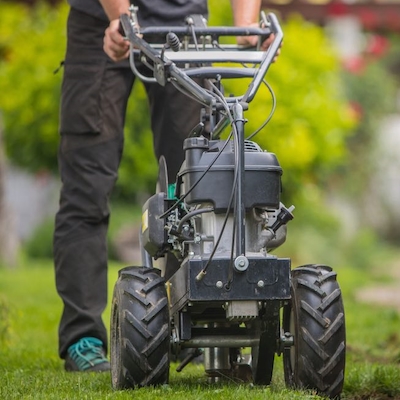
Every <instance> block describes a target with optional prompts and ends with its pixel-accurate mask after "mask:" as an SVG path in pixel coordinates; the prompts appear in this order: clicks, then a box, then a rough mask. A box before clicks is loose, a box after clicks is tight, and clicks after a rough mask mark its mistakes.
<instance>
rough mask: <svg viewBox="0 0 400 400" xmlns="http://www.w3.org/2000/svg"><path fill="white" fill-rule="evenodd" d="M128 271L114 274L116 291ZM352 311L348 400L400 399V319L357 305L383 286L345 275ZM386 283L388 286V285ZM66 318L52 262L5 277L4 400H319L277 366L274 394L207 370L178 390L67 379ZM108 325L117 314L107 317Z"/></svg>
mask: <svg viewBox="0 0 400 400" xmlns="http://www.w3.org/2000/svg"><path fill="white" fill-rule="evenodd" d="M120 267H121V265H116V264H113V265H111V267H110V272H109V282H110V284H109V287H110V293H109V296H110V297H111V292H112V287H113V284H114V282H115V280H116V277H117V271H118V268H120ZM338 276H339V282H340V285H341V287H342V291H343V297H344V303H345V308H346V325H347V344H348V352H347V366H346V380H345V391H344V395H343V398H346V399H386V398H399V399H400V316H399V313H398V312H396V311H395V310H394V309H388V308H381V307H376V306H371V305H367V304H360V303H357V302H356V298H355V290H356V289H357V288H359V287H360V286H362V285H369V284H372V283H373V282H374V279H376V278H375V277H374V276H373V275H368V274H366V273H365V271H361V270H357V269H345V268H343V269H341V270H338ZM382 279H383V278H382ZM60 313H61V301H60V300H59V298H58V296H57V294H56V291H55V285H54V272H53V269H52V263H51V261H49V260H44V261H43V262H39V261H35V262H31V261H30V262H27V261H26V262H25V265H23V266H21V267H19V268H18V269H15V270H8V269H1V270H0V399H131V398H135V399H151V400H154V399H174V400H179V399H214V400H218V399H221V400H222V399H313V398H318V397H317V396H315V395H313V394H312V393H307V392H294V391H290V390H287V389H286V388H285V385H284V381H283V372H282V365H281V364H282V360H281V358H279V357H277V358H276V363H275V370H274V378H273V382H272V385H271V386H270V387H253V386H252V385H237V384H229V383H224V384H219V385H209V384H207V381H206V379H205V376H204V371H203V367H202V366H201V365H190V366H188V367H187V368H186V369H185V370H184V371H183V372H182V373H179V374H178V373H176V372H175V367H176V365H175V364H171V378H170V384H169V385H166V386H162V387H159V388H144V389H140V390H136V391H123V392H114V391H113V390H112V388H111V384H110V376H109V374H82V373H66V372H64V370H63V363H62V361H61V360H59V359H58V356H57V325H58V320H59V316H60ZM104 318H105V321H106V324H107V325H108V320H109V309H107V311H106V313H105V315H104Z"/></svg>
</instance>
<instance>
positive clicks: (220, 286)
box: [215, 281, 224, 289]
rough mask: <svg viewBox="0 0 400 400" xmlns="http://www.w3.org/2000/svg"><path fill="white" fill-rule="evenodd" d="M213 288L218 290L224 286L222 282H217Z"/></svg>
mask: <svg viewBox="0 0 400 400" xmlns="http://www.w3.org/2000/svg"><path fill="white" fill-rule="evenodd" d="M215 286H216V287H217V288H218V289H222V288H223V286H224V284H223V283H222V281H217V283H216V284H215Z"/></svg>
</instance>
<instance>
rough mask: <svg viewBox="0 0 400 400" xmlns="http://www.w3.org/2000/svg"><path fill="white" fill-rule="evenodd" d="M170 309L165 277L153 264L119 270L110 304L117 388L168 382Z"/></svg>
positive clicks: (112, 377) (115, 383)
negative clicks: (149, 266) (147, 266)
mask: <svg viewBox="0 0 400 400" xmlns="http://www.w3.org/2000/svg"><path fill="white" fill-rule="evenodd" d="M169 332H170V329H169V311H168V301H167V294H166V290H165V284H164V279H163V278H162V277H161V276H160V273H159V271H158V270H156V269H154V268H138V267H128V268H124V269H122V270H121V271H120V272H119V277H118V280H117V282H116V284H115V287H114V295H113V300H112V308H111V345H110V354H111V380H112V386H113V388H114V389H127V388H134V387H142V386H152V385H160V384H164V383H168V378H169V346H170V333H169Z"/></svg>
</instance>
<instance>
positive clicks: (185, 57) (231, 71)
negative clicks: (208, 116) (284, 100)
mask: <svg viewBox="0 0 400 400" xmlns="http://www.w3.org/2000/svg"><path fill="white" fill-rule="evenodd" d="M131 11H133V15H131V17H129V16H128V15H127V14H123V15H121V18H120V21H121V25H122V28H123V32H124V33H125V36H126V38H127V39H128V40H129V42H130V44H131V56H132V54H133V52H134V51H139V52H140V53H141V54H142V55H144V56H145V58H146V60H147V61H146V65H150V64H152V69H153V73H154V78H155V81H157V82H158V83H159V84H160V85H162V86H164V85H166V83H167V82H168V81H173V82H174V84H177V85H178V86H179V87H181V88H182V89H183V90H184V91H186V92H187V93H188V94H189V95H191V96H193V97H194V98H195V99H196V100H197V101H199V102H200V103H201V104H203V105H205V106H208V107H210V108H211V109H214V110H218V109H223V108H225V109H226V108H227V107H228V108H229V114H230V115H225V117H224V118H223V119H221V120H220V121H219V123H218V124H217V126H216V127H215V130H218V129H219V126H223V125H224V122H225V121H226V120H227V119H228V118H229V119H231V122H232V126H234V129H235V131H236V138H237V147H236V149H237V155H238V157H237V159H236V173H237V178H238V179H237V180H235V181H236V185H235V186H236V188H235V194H236V196H235V210H236V218H235V221H236V222H235V243H236V246H235V247H236V257H242V256H244V255H245V249H246V246H245V209H244V204H243V201H242V199H243V198H244V178H245V176H244V172H245V160H244V146H245V145H244V123H245V120H244V117H243V110H244V108H245V107H246V103H250V102H251V101H252V100H253V98H254V96H255V94H256V92H257V90H258V89H259V87H260V85H261V83H262V82H263V80H264V76H265V75H266V73H267V71H268V68H269V67H270V65H271V64H272V62H273V60H274V58H275V56H276V55H277V53H278V50H279V48H280V46H281V43H282V40H283V32H282V30H281V27H280V25H279V22H278V19H277V18H276V16H275V15H274V14H273V13H270V14H268V17H266V16H265V14H264V13H262V19H263V21H262V23H263V25H264V27H262V28H234V27H207V28H204V27H201V28H196V27H195V26H187V27H156V28H145V29H143V30H140V31H139V30H138V29H137V20H136V15H135V12H134V11H135V10H131ZM170 32H173V33H175V34H176V35H177V36H178V37H179V36H180V37H185V36H186V37H193V35H196V40H197V37H199V38H201V37H202V38H205V37H210V38H211V39H212V41H217V42H218V40H219V38H220V37H221V36H250V35H254V36H258V37H259V38H260V40H264V39H266V38H267V37H269V36H270V35H271V34H274V35H275V37H274V40H273V42H272V43H271V45H270V46H269V48H268V49H267V50H266V51H264V52H261V51H254V50H253V51H246V50H245V51H239V49H238V48H237V47H236V49H237V50H236V51H231V50H228V51H224V50H223V49H221V48H220V47H219V46H218V47H217V48H215V47H212V46H211V47H210V46H209V45H208V46H207V45H206V44H205V42H203V44H204V46H203V47H202V49H201V50H200V48H199V49H197V48H196V49H195V50H198V51H183V52H182V53H174V52H171V51H166V47H167V46H163V47H162V48H161V49H157V48H156V47H157V46H155V45H150V44H149V43H148V42H146V41H145V40H144V39H143V38H142V37H141V36H142V35H144V36H146V35H149V36H152V37H154V36H158V37H161V38H162V40H165V37H166V35H167V34H169V33H170ZM195 47H197V46H195ZM135 49H136V50H135ZM148 61H149V62H148ZM175 62H177V63H180V64H181V63H191V64H192V65H193V64H195V65H197V64H200V65H201V64H205V66H201V67H190V68H187V67H179V66H177V65H176V64H175ZM213 62H214V63H220V62H232V63H239V64H242V63H252V64H254V67H253V68H247V67H246V66H244V65H242V66H241V67H240V68H238V67H236V68H232V67H220V66H213V65H212V63H213ZM131 64H132V62H131ZM255 65H257V66H258V67H255ZM132 69H133V71H134V72H135V68H134V66H133V68H132ZM137 72H138V71H136V72H135V73H137ZM138 76H139V75H138ZM195 77H196V78H214V79H216V80H217V81H219V80H221V79H222V78H232V77H250V78H252V80H251V82H250V84H249V85H248V88H247V90H246V92H245V93H244V94H243V95H241V96H238V97H224V96H223V95H222V94H221V93H219V96H215V95H214V93H210V92H209V91H207V90H206V89H205V88H203V87H202V86H200V85H199V84H198V83H197V82H196V81H195V80H194V79H193V78H195ZM139 78H141V76H139ZM221 96H223V97H221ZM215 130H214V132H215Z"/></svg>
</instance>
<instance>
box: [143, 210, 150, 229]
mask: <svg viewBox="0 0 400 400" xmlns="http://www.w3.org/2000/svg"><path fill="white" fill-rule="evenodd" d="M148 227H149V210H146V211H145V212H144V213H143V214H142V233H143V232H144V231H145V230H146V229H147V228H148Z"/></svg>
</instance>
